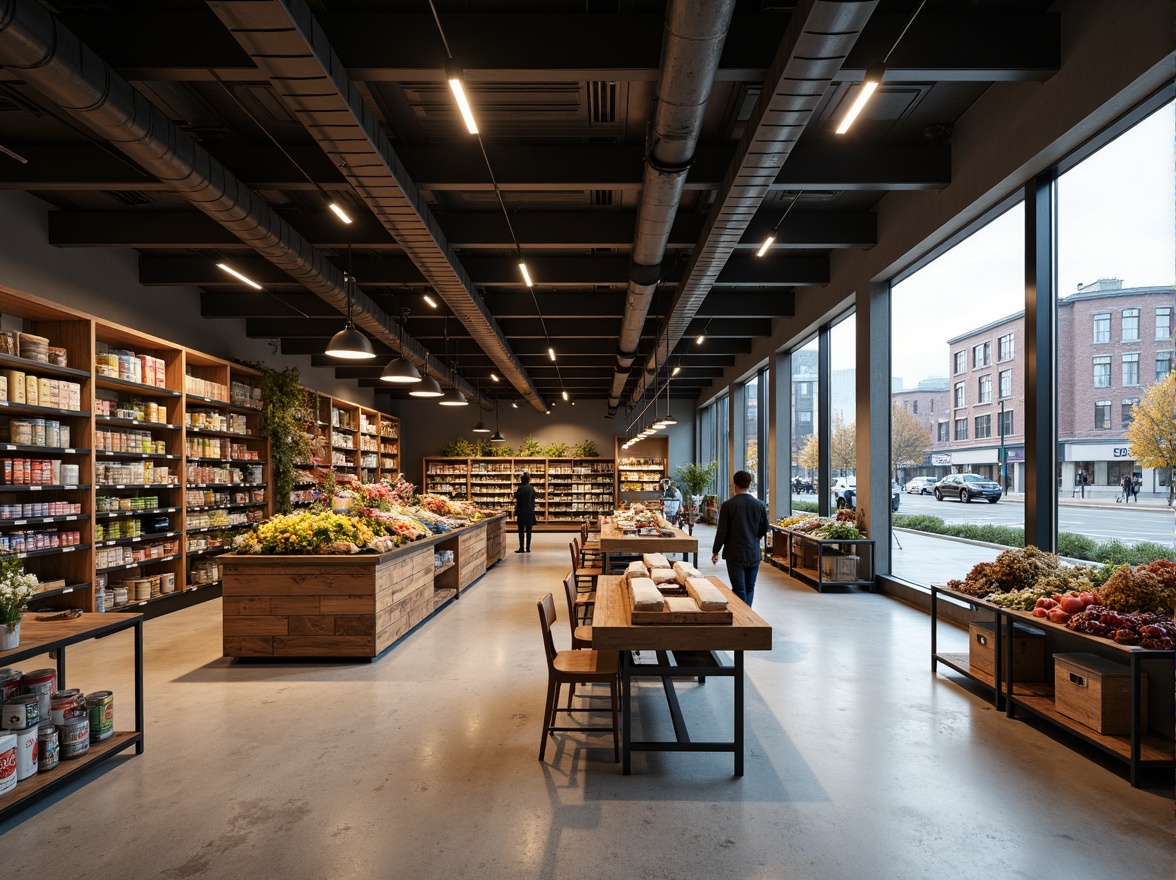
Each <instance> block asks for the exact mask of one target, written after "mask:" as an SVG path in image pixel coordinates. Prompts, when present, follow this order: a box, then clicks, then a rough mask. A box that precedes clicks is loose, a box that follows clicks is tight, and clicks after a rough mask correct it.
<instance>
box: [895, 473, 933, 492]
mask: <svg viewBox="0 0 1176 880" xmlns="http://www.w3.org/2000/svg"><path fill="white" fill-rule="evenodd" d="M938 482H939V477H915V478H914V479H913V480H911V481H910V482H908V483H907V484H906V485H905V486H903V487H902V488H903V491H904V492H907V493H908V494H910V495H930V494H931V491H932V490H933V489H934V488H935V484H936V483H938Z"/></svg>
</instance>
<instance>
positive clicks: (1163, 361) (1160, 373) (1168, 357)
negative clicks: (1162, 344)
mask: <svg viewBox="0 0 1176 880" xmlns="http://www.w3.org/2000/svg"><path fill="white" fill-rule="evenodd" d="M1171 372H1172V352H1170V351H1157V352H1156V381H1157V382H1159V381H1160V380H1161V379H1163V378H1164V377H1165V376H1167V375H1168V374H1169V373H1171Z"/></svg>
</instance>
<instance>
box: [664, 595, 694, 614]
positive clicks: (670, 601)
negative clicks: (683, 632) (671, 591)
mask: <svg viewBox="0 0 1176 880" xmlns="http://www.w3.org/2000/svg"><path fill="white" fill-rule="evenodd" d="M666 608H667V609H668V610H669V611H697V610H698V604H697V603H696V602H695V601H694V600H693V599H691V598H690V597H689V596H667V597H666Z"/></svg>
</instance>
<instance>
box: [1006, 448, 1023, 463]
mask: <svg viewBox="0 0 1176 880" xmlns="http://www.w3.org/2000/svg"><path fill="white" fill-rule="evenodd" d="M1024 460H1025V447H1024V446H1018V447H1017V448H1016V449H1006V450H1005V461H1024Z"/></svg>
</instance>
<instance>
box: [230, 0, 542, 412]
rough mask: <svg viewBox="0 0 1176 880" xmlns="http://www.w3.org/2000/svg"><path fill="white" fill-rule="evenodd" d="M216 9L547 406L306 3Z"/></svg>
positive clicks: (371, 205)
mask: <svg viewBox="0 0 1176 880" xmlns="http://www.w3.org/2000/svg"><path fill="white" fill-rule="evenodd" d="M208 5H209V7H210V8H211V9H212V11H213V12H214V13H216V15H217V16H218V17H219V18H220V20H221V22H222V23H223V24H224V25H225V27H226V28H228V29H229V32H230V33H231V34H232V35H233V37H234V38H235V39H236V40H237V42H238V43H240V44H241V47H242V48H243V49H244V50H245V51H246V52H248V53H249V56H250V58H252V59H253V62H254V63H255V64H256V65H257V67H258V69H259V70H261V71H262V73H263V74H264V75H265V76H267V77H268V78H269V79H270V80H271V82H272V83H273V84H274V91H275V92H276V93H277V95H278V98H279V99H280V100H281V101H282V103H283V104H285V106H286V107H287V109H289V110H290V111H291V113H292V114H293V115H294V116H295V117H296V118H297V119H299V120H300V121H301V122H302V124H303V125H304V126H305V127H306V130H307V132H308V133H309V134H310V135H311V136H312V137H313V138H314V139H315V140H316V141H317V142H318V144H319V146H320V147H321V148H322V149H323V151H324V152H325V153H326V154H327V155H328V156H329V157H330V158H331V160H332V162H333V163H334V164H335V165H336V166H338V168H339V170H340V171H341V172H342V173H343V175H344V176H345V177H346V178H347V180H348V182H349V183H350V184H351V185H352V187H353V188H354V189H355V192H356V193H358V194H359V196H360V198H362V199H363V201H364V203H365V204H366V206H367V207H368V209H369V210H370V211H371V212H372V214H373V215H374V216H375V217H376V219H377V220H379V221H380V223H381V224H382V225H383V226H384V228H385V229H387V230H388V232H389V233H390V234H391V235H392V236H393V237H394V238H395V240H396V243H397V244H399V245H400V246H401V248H402V249H403V250H404V253H405V255H406V256H407V257H408V258H409V259H410V260H412V262H413V263H414V264H415V265H416V267H417V268H418V269H419V270H420V272H421V274H422V275H423V276H424V277H425V280H426V281H428V282H429V284H430V285H432V287H433V290H434V291H435V292H436V293H437V295H439V296H440V297H441V298H442V299H444V300H445V304H446V305H447V306H449V308H450V310H451V311H452V312H453V314H454V315H455V316H456V317H457V319H458V320H459V321H461V323H462V325H463V326H464V327H465V329H466V331H467V332H468V333H469V334H470V336H471V337H472V338H473V339H474V341H475V342H477V343H478V345H479V346H481V348H482V350H483V351H484V352H485V353H486V354H487V356H489V358H490V360H491V361H493V363H494V365H495V367H496V369H497V370H498V371H499V373H500V374H501V375H502V377H503V378H504V379H506V381H508V382H509V383H510V384H511V385H513V386H514V388H515V389H516V390H517V391H518V392H519V394H520V395H521V396H522V397H523V398H524V399H525V400H527V401H528V402H529V403H530V404H531V405H532V406H533V407H535V409H537V410H539V411H540V412H543V411H546V409H547V404H546V402H545V401H544V400H543V399H542V397H541V395H540V394H539V391H538V389H536V388H535V385H534V383H533V382H532V381H531V377H530V376H529V375H528V374H527V370H526V368H525V367H524V366H523V365H522V362H521V361H519V359H518V357H517V356H516V355H515V353H514V351H513V350H512V349H511V347H510V345H509V344H508V343H507V341H506V337H505V335H504V334H503V332H502V329H501V328H500V327H499V325H498V322H497V321H496V320H495V318H494V316H493V315H492V314H491V313H490V310H489V309H488V308H487V306H486V303H485V301H484V300H483V299H482V296H481V294H480V293H479V292H478V290H477V288H476V287H475V286H474V283H473V281H472V280H471V278H470V276H469V274H468V273H467V272H466V270H465V267H464V266H462V264H461V262H460V261H459V260H458V258H457V254H456V253H454V250H453V248H452V246H450V244H449V241H448V239H447V238H446V237H445V233H444V232H442V231H441V227H440V225H439V224H438V223H437V220H436V218H435V217H434V216H433V212H432V211H430V210H429V206H428V205H427V204H426V202H425V198H424V196H423V195H422V194H421V192H420V190H419V189H418V188H417V186H416V184H415V183H414V182H413V180H412V178H411V177H409V175H408V171H407V170H406V169H405V167H404V165H403V163H402V162H401V161H400V158H399V157H398V156H397V155H396V153H395V151H394V150H393V148H392V144H391V143H390V142H389V140H388V138H387V136H386V135H385V134H384V132H383V130H382V129H381V128H380V125H379V123H378V122H377V120H376V118H375V116H374V115H373V114H372V112H371V109H370V108H369V107H368V105H367V104H366V103H365V102H364V100H363V97H362V96H361V95H360V93H359V91H358V89H356V87H355V84H354V83H353V82H352V81H351V79H350V78H349V77H348V75H347V70H346V68H345V67H344V66H343V63H342V62H341V61H340V60H339V56H338V55H336V54H335V51H334V49H333V48H332V47H331V44H330V42H329V41H328V39H327V36H326V33H325V32H324V31H323V29H322V27H321V26H320V25H319V23H318V21H317V20H316V19H315V17H314V14H313V12H312V11H311V9H310V7H309V6H308V5H307V4H306V2H305V0H259V2H249V3H236V2H223V0H210V2H209V4H208Z"/></svg>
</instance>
